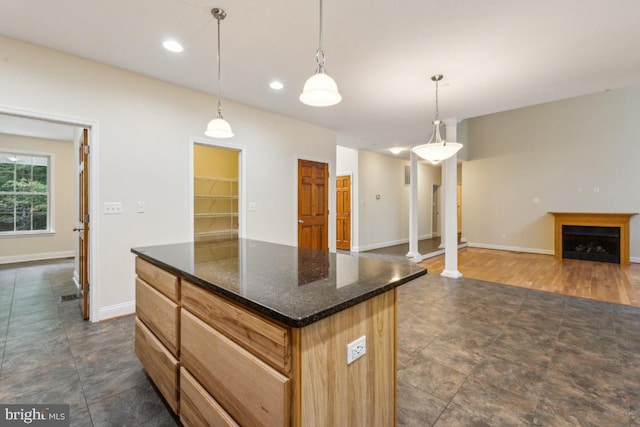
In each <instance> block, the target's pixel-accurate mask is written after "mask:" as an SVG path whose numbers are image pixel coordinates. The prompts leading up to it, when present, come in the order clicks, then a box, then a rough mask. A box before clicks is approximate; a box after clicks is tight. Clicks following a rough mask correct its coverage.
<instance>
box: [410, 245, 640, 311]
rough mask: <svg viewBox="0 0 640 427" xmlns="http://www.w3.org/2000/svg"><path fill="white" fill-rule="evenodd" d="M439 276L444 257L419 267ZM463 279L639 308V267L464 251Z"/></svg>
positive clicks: (460, 256)
mask: <svg viewBox="0 0 640 427" xmlns="http://www.w3.org/2000/svg"><path fill="white" fill-rule="evenodd" d="M420 265H422V266H424V267H426V268H427V269H428V270H429V271H431V272H434V273H440V272H441V271H442V270H443V267H444V255H440V256H437V257H434V258H430V259H427V260H425V261H423V262H422V263H420ZM458 270H459V271H460V272H461V273H462V276H463V277H467V278H470V279H477V280H484V281H488V282H495V283H502V284H507V285H513V286H519V287H524V288H531V289H539V290H543V291H548V292H554V293H557V294H562V295H572V296H578V297H583V298H589V299H594V300H598V301H607V302H612V303H617V304H625V305H632V306H636V307H640V264H631V265H628V266H621V265H619V264H610V263H604V262H593V261H580V260H571V259H565V260H556V259H555V258H554V257H553V255H540V254H529V253H523V252H510V251H499V250H492V249H480V248H464V249H461V250H460V251H459V252H458Z"/></svg>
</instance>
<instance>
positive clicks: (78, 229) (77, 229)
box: [73, 228, 82, 231]
mask: <svg viewBox="0 0 640 427" xmlns="http://www.w3.org/2000/svg"><path fill="white" fill-rule="evenodd" d="M73 231H82V228H74V229H73Z"/></svg>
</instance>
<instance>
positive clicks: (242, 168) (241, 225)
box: [187, 136, 247, 238]
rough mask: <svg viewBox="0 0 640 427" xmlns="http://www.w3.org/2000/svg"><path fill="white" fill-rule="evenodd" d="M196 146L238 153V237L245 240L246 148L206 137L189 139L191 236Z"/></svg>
mask: <svg viewBox="0 0 640 427" xmlns="http://www.w3.org/2000/svg"><path fill="white" fill-rule="evenodd" d="M196 144H200V145H208V146H209V147H218V148H224V149H227V150H237V151H238V163H239V164H238V193H239V196H238V237H240V238H244V237H246V236H245V233H246V229H247V227H246V225H247V218H246V217H247V216H246V215H245V209H244V208H245V206H246V201H247V188H246V182H247V180H246V179H245V178H246V173H247V156H246V148H245V147H244V146H243V145H239V144H233V143H230V142H226V141H223V140H219V139H213V138H209V137H206V136H202V137H191V138H190V139H189V176H188V177H187V179H188V180H189V187H188V188H189V203H187V206H188V207H189V218H190V221H189V236H192V237H193V168H194V165H193V153H194V151H195V150H194V146H195V145H196Z"/></svg>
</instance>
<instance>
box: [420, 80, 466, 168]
mask: <svg viewBox="0 0 640 427" xmlns="http://www.w3.org/2000/svg"><path fill="white" fill-rule="evenodd" d="M431 80H433V81H434V82H436V114H435V120H433V122H432V123H433V132H432V133H431V139H430V140H429V142H427V143H426V144H422V145H418V146H417V147H413V148H412V149H411V151H413V152H414V153H416V154H417V155H418V156H420V157H421V158H423V159H425V160H429V161H431V162H432V163H438V162H440V161H442V160H446V159H448V158H449V157H451V156H453V155H454V154H456V153H457V152H458V151H460V149H461V148H462V144H460V143H458V142H450V141H445V140H443V139H442V138H441V137H440V125H441V124H442V122H441V121H440V120H439V119H438V115H439V112H438V82H439V81H440V80H442V75H441V74H437V75H435V76H432V77H431Z"/></svg>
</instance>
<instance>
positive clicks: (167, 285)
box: [136, 257, 180, 302]
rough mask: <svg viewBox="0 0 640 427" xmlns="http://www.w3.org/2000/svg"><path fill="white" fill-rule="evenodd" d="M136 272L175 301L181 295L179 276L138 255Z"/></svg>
mask: <svg viewBox="0 0 640 427" xmlns="http://www.w3.org/2000/svg"><path fill="white" fill-rule="evenodd" d="M136 274H137V275H138V277H140V278H141V279H142V280H144V281H145V282H147V283H148V284H150V285H151V286H153V287H154V288H156V289H157V290H158V291H160V292H161V293H162V294H163V295H165V296H166V297H167V298H169V299H170V300H171V301H173V302H178V299H179V297H180V291H179V281H178V277H177V276H175V275H173V274H171V273H169V272H168V271H165V270H163V269H161V268H158V267H156V266H155V265H153V264H151V263H150V262H147V261H145V260H143V259H142V258H140V257H136Z"/></svg>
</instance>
